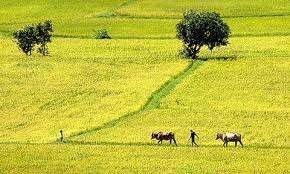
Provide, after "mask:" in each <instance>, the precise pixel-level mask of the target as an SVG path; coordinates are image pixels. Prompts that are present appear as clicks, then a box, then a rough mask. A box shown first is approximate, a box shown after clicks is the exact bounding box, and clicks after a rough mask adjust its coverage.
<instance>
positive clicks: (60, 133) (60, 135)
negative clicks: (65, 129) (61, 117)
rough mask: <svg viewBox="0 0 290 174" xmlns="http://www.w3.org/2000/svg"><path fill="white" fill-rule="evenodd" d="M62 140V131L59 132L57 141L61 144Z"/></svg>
mask: <svg viewBox="0 0 290 174" xmlns="http://www.w3.org/2000/svg"><path fill="white" fill-rule="evenodd" d="M62 140H63V133H62V130H60V131H59V141H60V142H62Z"/></svg>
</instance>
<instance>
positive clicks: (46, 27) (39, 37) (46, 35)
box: [35, 20, 53, 56]
mask: <svg viewBox="0 0 290 174" xmlns="http://www.w3.org/2000/svg"><path fill="white" fill-rule="evenodd" d="M35 31H36V40H35V41H36V44H38V45H40V46H39V48H38V49H37V52H39V53H40V54H42V55H43V56H45V55H47V54H48V48H47V46H46V45H47V44H48V43H50V42H51V36H52V34H51V33H52V32H53V29H52V24H51V21H50V20H47V21H45V22H44V23H43V24H42V23H38V24H37V25H36V26H35Z"/></svg>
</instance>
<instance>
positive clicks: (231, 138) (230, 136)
mask: <svg viewBox="0 0 290 174" xmlns="http://www.w3.org/2000/svg"><path fill="white" fill-rule="evenodd" d="M216 139H217V140H218V139H221V140H222V141H223V142H224V145H223V146H224V147H227V146H228V142H235V147H237V142H239V143H240V144H241V145H242V147H243V143H242V136H241V135H240V134H237V133H217V135H216Z"/></svg>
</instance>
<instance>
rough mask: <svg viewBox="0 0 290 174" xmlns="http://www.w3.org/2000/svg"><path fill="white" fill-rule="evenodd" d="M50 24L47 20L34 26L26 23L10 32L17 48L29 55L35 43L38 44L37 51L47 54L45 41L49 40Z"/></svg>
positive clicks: (48, 41)
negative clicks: (24, 25) (21, 27)
mask: <svg viewBox="0 0 290 174" xmlns="http://www.w3.org/2000/svg"><path fill="white" fill-rule="evenodd" d="M52 32H53V30H52V24H51V21H49V20H47V21H45V22H44V23H43V24H42V23H39V24H37V25H36V26H34V25H28V26H26V27H24V28H23V29H19V30H17V31H15V32H13V33H12V36H13V38H14V39H15V42H16V44H17V45H18V48H19V50H21V51H23V52H24V53H25V54H26V55H31V52H32V51H33V49H34V46H35V44H37V45H40V46H39V48H38V50H37V52H39V53H40V54H42V55H44V56H45V55H47V54H48V49H47V46H46V45H47V43H50V42H51V36H52V34H51V33H52ZM28 53H29V54H28Z"/></svg>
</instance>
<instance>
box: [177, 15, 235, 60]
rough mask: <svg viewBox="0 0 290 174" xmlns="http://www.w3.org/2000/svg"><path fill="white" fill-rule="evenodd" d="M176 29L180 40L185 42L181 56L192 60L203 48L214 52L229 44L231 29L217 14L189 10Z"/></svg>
mask: <svg viewBox="0 0 290 174" xmlns="http://www.w3.org/2000/svg"><path fill="white" fill-rule="evenodd" d="M176 29H177V37H178V39H181V40H182V42H183V49H182V50H181V54H182V55H183V56H185V57H190V58H192V59H195V58H196V57H197V54H198V53H199V51H200V49H201V47H202V46H207V47H208V49H209V50H212V49H213V48H215V47H218V46H226V45H227V44H228V43H229V42H228V37H229V34H230V28H229V26H228V25H227V24H226V23H225V22H223V20H222V19H221V17H220V15H219V14H218V13H215V12H194V11H193V10H187V11H186V12H185V13H184V14H183V19H182V20H181V21H180V22H179V23H178V24H177V25H176Z"/></svg>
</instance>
